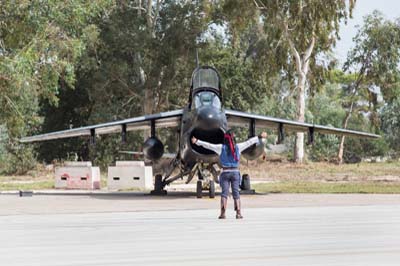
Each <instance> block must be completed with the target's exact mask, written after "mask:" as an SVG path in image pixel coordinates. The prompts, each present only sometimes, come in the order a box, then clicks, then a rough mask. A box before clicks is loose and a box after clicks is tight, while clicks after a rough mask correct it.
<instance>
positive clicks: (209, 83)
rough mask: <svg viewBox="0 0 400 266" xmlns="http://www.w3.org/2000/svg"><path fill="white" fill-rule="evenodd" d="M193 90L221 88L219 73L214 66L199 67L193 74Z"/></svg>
mask: <svg viewBox="0 0 400 266" xmlns="http://www.w3.org/2000/svg"><path fill="white" fill-rule="evenodd" d="M192 87H193V90H196V89H201V88H210V89H215V90H218V91H219V89H220V83H219V75H218V72H217V70H215V69H214V68H212V67H201V68H197V69H196V70H195V71H194V72H193V75H192Z"/></svg>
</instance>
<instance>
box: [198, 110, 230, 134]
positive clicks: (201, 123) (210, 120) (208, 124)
mask: <svg viewBox="0 0 400 266" xmlns="http://www.w3.org/2000/svg"><path fill="white" fill-rule="evenodd" d="M196 124H197V125H196V127H197V128H201V129H204V130H212V129H219V128H221V127H222V125H223V117H222V113H221V110H219V109H217V108H213V107H202V108H199V109H197V121H196Z"/></svg>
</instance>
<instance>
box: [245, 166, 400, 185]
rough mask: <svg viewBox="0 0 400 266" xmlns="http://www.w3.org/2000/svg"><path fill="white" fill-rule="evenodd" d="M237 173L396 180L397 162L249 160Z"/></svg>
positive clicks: (285, 177)
mask: <svg viewBox="0 0 400 266" xmlns="http://www.w3.org/2000/svg"><path fill="white" fill-rule="evenodd" d="M241 172H242V173H248V174H250V176H251V178H252V179H253V180H254V179H255V180H257V179H262V180H267V181H294V180H295V181H301V180H307V181H357V182H358V181H377V180H379V181H400V162H392V163H389V162H387V163H358V164H343V165H336V164H332V163H324V162H319V163H313V162H312V163H304V164H294V163H276V162H265V161H253V162H251V161H250V162H249V163H246V162H244V163H242V166H241Z"/></svg>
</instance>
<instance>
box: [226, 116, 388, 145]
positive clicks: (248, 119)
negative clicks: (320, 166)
mask: <svg viewBox="0 0 400 266" xmlns="http://www.w3.org/2000/svg"><path fill="white" fill-rule="evenodd" d="M225 114H226V116H227V119H228V125H229V126H230V127H231V126H247V127H249V126H250V125H251V124H252V123H253V126H254V127H255V128H273V129H276V130H278V136H279V138H280V139H283V137H284V132H306V133H309V135H312V138H313V135H314V133H315V132H318V133H322V134H335V135H345V136H351V137H364V138H380V136H379V135H376V134H371V133H366V132H361V131H355V130H349V129H341V128H334V127H328V126H321V125H315V124H310V123H302V122H297V121H291V120H286V119H280V118H274V117H270V116H264V115H257V114H250V113H245V112H240V111H234V110H225ZM312 140H313V139H311V141H312Z"/></svg>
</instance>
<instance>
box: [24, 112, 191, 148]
mask: <svg viewBox="0 0 400 266" xmlns="http://www.w3.org/2000/svg"><path fill="white" fill-rule="evenodd" d="M182 113H183V110H182V109H179V110H174V111H169V112H163V113H158V114H152V115H144V116H139V117H133V118H128V119H124V120H119V121H114V122H109V123H103V124H97V125H93V126H86V127H80V128H73V129H67V130H62V131H56V132H51V133H47V134H41V135H36V136H30V137H24V138H22V139H20V142H22V143H26V142H35V141H44V140H52V139H63V138H72V137H79V136H91V137H94V136H95V135H102V134H111V133H118V132H120V133H122V134H124V133H126V132H127V131H133V130H140V129H151V127H152V124H153V125H154V126H155V128H159V127H176V126H178V125H179V123H180V121H181V117H182Z"/></svg>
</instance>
